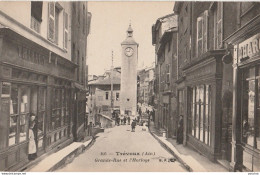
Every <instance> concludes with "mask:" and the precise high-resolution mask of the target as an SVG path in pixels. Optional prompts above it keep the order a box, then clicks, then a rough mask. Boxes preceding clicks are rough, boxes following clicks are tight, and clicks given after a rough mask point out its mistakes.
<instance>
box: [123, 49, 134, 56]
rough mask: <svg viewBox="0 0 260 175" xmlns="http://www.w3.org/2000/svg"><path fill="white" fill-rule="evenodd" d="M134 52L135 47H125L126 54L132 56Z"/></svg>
mask: <svg viewBox="0 0 260 175" xmlns="http://www.w3.org/2000/svg"><path fill="white" fill-rule="evenodd" d="M133 53H134V49H133V48H131V47H127V48H126V49H125V55H126V56H128V57H130V56H132V55H133Z"/></svg>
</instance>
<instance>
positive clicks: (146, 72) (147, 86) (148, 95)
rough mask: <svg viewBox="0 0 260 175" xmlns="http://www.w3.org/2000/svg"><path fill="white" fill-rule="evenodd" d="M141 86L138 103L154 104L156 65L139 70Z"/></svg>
mask: <svg viewBox="0 0 260 175" xmlns="http://www.w3.org/2000/svg"><path fill="white" fill-rule="evenodd" d="M138 77H139V88H138V92H137V98H138V100H137V101H138V103H140V104H144V105H146V106H148V105H151V104H152V100H153V99H152V97H153V81H154V67H147V68H145V69H142V70H139V71H138Z"/></svg>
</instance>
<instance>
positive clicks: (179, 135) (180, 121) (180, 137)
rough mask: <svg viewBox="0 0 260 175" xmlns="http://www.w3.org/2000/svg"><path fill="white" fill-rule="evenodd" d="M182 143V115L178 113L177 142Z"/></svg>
mask: <svg viewBox="0 0 260 175" xmlns="http://www.w3.org/2000/svg"><path fill="white" fill-rule="evenodd" d="M182 143H183V116H182V115H180V118H179V122H178V129H177V144H182Z"/></svg>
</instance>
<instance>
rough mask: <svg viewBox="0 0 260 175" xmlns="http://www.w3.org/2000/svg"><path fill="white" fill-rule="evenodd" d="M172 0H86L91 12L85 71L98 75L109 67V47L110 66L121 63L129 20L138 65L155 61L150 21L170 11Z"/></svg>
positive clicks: (152, 21) (154, 20)
mask: <svg viewBox="0 0 260 175" xmlns="http://www.w3.org/2000/svg"><path fill="white" fill-rule="evenodd" d="M173 5H174V2H169V1H168V2H166V1H161V2H154V1H153V2H151V1H150V2H148V1H142V2H141V1H140V2H136V1H134V2H128V1H125V2H123V1H116V2H115V1H113V2H111V1H110V2H101V1H95V2H94V1H89V2H88V11H89V12H91V13H92V19H91V24H90V34H89V36H88V46H87V52H88V53H87V64H88V67H89V73H88V74H89V75H102V74H103V73H104V72H105V70H108V69H110V68H111V64H112V59H111V58H112V51H113V58H114V67H117V66H120V65H121V42H122V41H124V40H125V39H126V30H127V29H128V26H129V23H131V26H132V28H133V30H134V33H133V37H134V39H135V41H136V42H137V43H139V48H138V69H141V68H144V67H146V66H151V65H152V64H153V62H154V61H155V53H154V52H155V50H154V46H153V45H152V33H151V28H152V25H153V24H155V22H156V20H157V19H158V18H159V17H162V16H165V15H167V14H170V13H173Z"/></svg>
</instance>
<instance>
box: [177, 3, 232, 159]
mask: <svg viewBox="0 0 260 175" xmlns="http://www.w3.org/2000/svg"><path fill="white" fill-rule="evenodd" d="M234 4H235V3H229V2H177V3H176V4H175V6H174V12H175V13H177V14H178V15H179V16H178V27H179V30H178V31H179V33H178V81H177V84H178V107H179V109H178V114H179V115H183V116H184V145H188V146H190V147H193V148H194V149H196V150H198V152H200V153H202V154H204V155H206V156H207V157H208V158H209V159H211V160H213V161H214V160H220V161H224V162H227V163H228V162H230V160H231V138H232V120H231V119H232V103H230V102H231V101H232V100H231V99H232V91H231V88H232V87H233V85H232V72H231V70H232V64H231V63H228V64H223V62H222V57H223V56H224V55H225V54H226V47H227V46H226V45H224V43H223V40H224V39H225V38H226V37H228V36H229V35H230V34H231V33H232V32H233V31H234V30H235V28H236V25H237V24H236V17H235V16H233V15H224V13H225V12H230V11H232V12H234V13H236V11H237V9H236V8H235V6H234Z"/></svg>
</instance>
